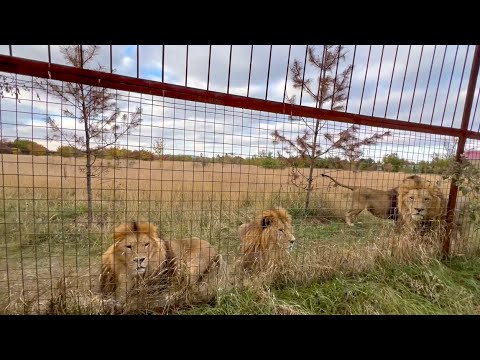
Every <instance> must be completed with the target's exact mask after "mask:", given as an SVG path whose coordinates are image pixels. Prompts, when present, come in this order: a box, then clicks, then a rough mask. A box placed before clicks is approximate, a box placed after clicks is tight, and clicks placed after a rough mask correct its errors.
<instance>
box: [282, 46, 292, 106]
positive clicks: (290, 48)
mask: <svg viewBox="0 0 480 360" xmlns="http://www.w3.org/2000/svg"><path fill="white" fill-rule="evenodd" d="M291 50H292V45H288V59H287V72H286V73H285V87H284V88H283V102H285V96H286V94H287V81H288V71H289V67H290V51H291Z"/></svg>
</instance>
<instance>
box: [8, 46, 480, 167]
mask: <svg viewBox="0 0 480 360" xmlns="http://www.w3.org/2000/svg"><path fill="white" fill-rule="evenodd" d="M12 49H13V54H14V55H15V56H20V57H26V58H31V59H35V60H41V61H47V60H48V47H47V46H46V45H31V46H27V45H13V46H12ZM252 49H253V51H252ZM316 49H317V51H318V54H321V53H322V49H323V48H322V46H321V45H318V46H316ZM345 49H346V51H347V56H346V60H345V63H343V64H342V63H341V64H340V68H339V70H341V69H343V68H344V67H345V66H346V65H347V64H348V63H351V62H354V70H353V73H352V80H351V85H350V90H349V95H350V96H349V99H348V107H347V111H348V112H352V113H360V114H364V115H374V116H379V117H383V116H385V115H386V116H387V117H390V118H397V117H398V119H401V120H409V121H411V122H412V123H426V124H429V123H432V124H435V125H441V124H443V125H444V126H453V127H457V128H458V127H459V126H460V122H461V117H462V114H463V104H464V101H465V95H466V88H467V83H468V77H469V71H470V65H471V61H472V56H473V49H474V48H473V46H470V47H467V46H463V45H461V46H456V45H449V46H444V45H438V46H433V45H425V46H423V48H422V46H419V45H413V46H408V45H401V46H396V45H385V46H382V45H372V46H371V47H370V46H368V45H359V46H354V45H347V46H346V47H345ZM305 50H306V46H305V45H292V46H291V47H290V46H288V45H273V46H270V45H255V46H253V47H252V46H251V45H233V46H229V45H226V46H222V45H212V46H211V47H210V46H209V45H191V46H188V62H187V46H186V45H181V46H174V45H167V46H165V47H163V46H162V45H140V46H138V47H137V46H136V45H112V47H111V54H112V58H111V59H110V46H101V48H100V52H99V56H98V57H97V58H96V62H95V64H93V65H101V66H103V67H104V69H105V71H110V63H111V65H112V67H113V70H114V71H115V72H116V73H118V74H121V75H127V76H134V77H136V76H137V58H139V59H140V63H139V64H138V65H139V66H138V68H139V69H138V70H139V75H140V77H142V78H147V79H151V80H156V81H161V80H162V76H163V77H164V79H165V81H166V82H168V83H172V84H178V85H185V81H186V82H187V86H189V87H194V88H200V89H207V86H208V89H209V90H213V91H221V92H227V90H228V92H229V93H231V94H237V95H242V96H246V95H247V93H248V95H249V96H250V97H256V98H260V99H264V98H265V96H266V95H267V99H268V100H274V101H283V98H284V95H285V93H287V94H288V95H289V96H292V95H297V99H299V98H300V96H302V105H306V106H315V103H314V101H312V99H311V98H308V96H307V95H306V94H302V95H301V91H300V90H299V89H293V86H292V82H291V79H290V78H286V75H287V64H288V65H289V66H291V65H292V64H293V62H294V60H295V59H297V60H298V61H299V62H300V63H301V64H302V65H303V64H304V62H305ZM8 51H9V49H8V46H5V45H2V46H0V53H2V54H8ZM50 53H51V58H52V62H55V63H60V64H65V61H64V59H63V57H62V55H61V53H60V47H59V46H57V45H52V46H51V47H50ZM289 53H290V56H289ZM270 54H271V56H270ZM163 55H164V57H163ZM230 55H231V63H230ZM354 56H355V57H354ZM209 62H210V68H209ZM367 62H368V67H367ZM314 70H315V69H314V68H313V67H312V66H311V65H310V64H308V61H307V66H306V74H305V76H306V77H307V78H308V77H311V78H312V79H316V78H317V77H318V74H317V73H315V72H314ZM19 78H21V77H19ZM24 78H25V79H26V80H27V81H29V80H30V81H31V78H28V77H24ZM267 79H268V91H267ZM286 80H287V82H286V84H285V81H286ZM285 85H286V86H285ZM478 88H479V84H477V89H476V98H475V102H474V108H473V109H472V115H471V120H472V121H471V124H472V127H473V129H474V130H476V129H477V128H478V127H479V126H480V116H479V115H478V112H477V114H476V115H475V117H474V112H475V106H476V99H477V98H478V92H479V90H478ZM116 94H117V97H118V106H119V107H120V108H121V110H122V111H130V112H132V111H134V110H135V108H136V107H137V106H141V107H142V110H143V111H142V113H143V123H142V125H141V127H140V128H138V129H136V130H135V131H132V133H131V135H129V136H128V137H125V138H124V139H122V142H121V143H122V144H127V145H128V146H132V147H145V148H151V147H152V144H153V142H154V141H155V140H156V139H160V138H162V139H164V141H165V144H166V145H165V146H166V149H167V150H169V151H172V152H175V153H181V152H189V153H192V154H198V152H202V153H208V154H213V155H216V154H223V153H224V152H229V153H230V152H233V153H235V154H238V155H241V156H251V155H254V154H257V153H258V152H259V151H261V150H267V151H273V152H276V151H277V150H281V147H280V146H279V145H274V144H273V143H272V141H271V132H272V131H273V130H274V129H279V131H282V132H284V133H285V134H286V135H288V136H289V137H291V138H295V137H296V136H298V134H301V132H302V130H303V129H304V128H305V127H304V125H303V123H302V122H291V121H290V120H289V119H288V117H286V116H283V115H279V114H269V113H264V112H255V111H250V110H245V109H232V108H229V107H223V106H215V105H211V104H201V103H192V102H186V101H183V100H175V99H167V98H162V97H156V96H151V95H145V94H134V93H128V92H124V91H116ZM21 97H22V103H21V104H18V103H16V102H15V101H14V100H13V99H8V98H4V99H2V101H1V109H0V110H1V127H2V134H3V136H5V134H7V133H8V134H9V136H10V134H16V132H15V131H12V129H13V128H12V126H13V127H15V126H17V125H18V127H19V129H20V128H21V129H20V130H19V131H18V135H19V136H21V135H22V134H24V135H25V136H26V137H27V138H28V137H29V136H34V137H35V138H41V136H43V135H42V134H43V133H42V131H44V130H41V129H42V127H44V126H45V119H46V118H47V116H51V117H54V118H56V119H57V121H60V120H61V121H62V125H63V126H64V128H66V129H70V130H75V129H76V128H78V127H79V124H78V123H77V122H76V121H75V119H72V118H68V117H65V116H62V110H65V109H66V108H69V109H70V110H71V111H73V110H74V108H73V107H72V106H71V105H68V104H66V103H61V102H60V101H58V99H57V100H55V99H52V98H51V97H49V99H48V102H46V101H45V100H46V99H45V97H42V99H41V101H38V100H37V99H36V96H35V94H31V92H29V91H27V92H22V94H21ZM308 121H310V120H308ZM328 124H329V125H328V127H327V128H328V129H329V130H328V131H332V132H338V131H341V130H342V129H345V128H346V127H347V126H348V124H340V123H335V122H329V123H328ZM28 128H30V129H34V130H33V131H34V133H32V131H31V130H27V129H28ZM327 128H326V129H327ZM5 129H8V131H7V130H5ZM36 129H38V130H36ZM380 130H382V129H371V128H368V127H362V131H363V136H368V134H371V133H373V131H380ZM28 131H30V132H28ZM393 133H394V136H393V137H391V138H388V139H386V140H384V141H383V142H381V143H379V144H377V145H376V146H374V147H371V148H369V150H368V153H369V154H371V156H372V157H381V156H383V155H382V154H384V153H385V152H388V151H393V152H395V151H397V152H399V153H402V154H406V156H410V157H411V158H412V159H415V158H419V157H427V158H428V156H431V153H432V152H438V151H441V150H442V148H443V143H442V142H443V141H444V140H443V138H441V137H438V136H431V135H423V134H419V133H406V132H398V131H395V132H393ZM432 139H433V140H432ZM49 146H50V145H49ZM418 149H424V150H425V151H417V150H418ZM417 152H418V154H417Z"/></svg>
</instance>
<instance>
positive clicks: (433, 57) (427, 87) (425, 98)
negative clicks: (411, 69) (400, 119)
mask: <svg viewBox="0 0 480 360" xmlns="http://www.w3.org/2000/svg"><path fill="white" fill-rule="evenodd" d="M436 51H437V45H435V47H434V48H433V55H432V62H431V63H430V71H429V73H428V80H427V86H426V87H425V96H424V97H423V104H422V111H421V112H420V122H422V118H423V110H424V108H425V102H426V101H427V94H428V89H429V86H430V77H431V76H432V69H433V62H434V61H435V52H436Z"/></svg>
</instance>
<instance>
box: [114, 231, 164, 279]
mask: <svg viewBox="0 0 480 360" xmlns="http://www.w3.org/2000/svg"><path fill="white" fill-rule="evenodd" d="M115 247H116V249H115V250H116V251H115V253H116V254H117V256H118V255H119V256H121V257H123V260H124V262H125V265H126V267H127V273H128V274H130V275H136V276H140V277H142V276H144V275H146V274H149V273H151V272H153V271H154V270H155V269H156V268H157V266H158V262H159V261H158V255H159V244H158V241H157V240H156V239H154V238H151V237H150V236H149V235H147V234H142V233H140V234H134V233H130V234H128V235H127V236H126V237H125V238H123V239H122V240H120V241H118V242H117V243H116V244H115Z"/></svg>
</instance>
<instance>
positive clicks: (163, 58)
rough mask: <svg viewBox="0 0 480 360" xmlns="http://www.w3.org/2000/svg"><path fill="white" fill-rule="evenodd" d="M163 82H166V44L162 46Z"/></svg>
mask: <svg viewBox="0 0 480 360" xmlns="http://www.w3.org/2000/svg"><path fill="white" fill-rule="evenodd" d="M162 82H165V44H163V45H162Z"/></svg>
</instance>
